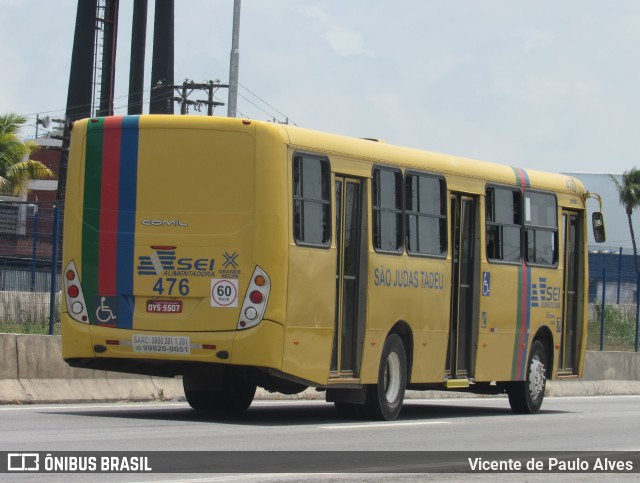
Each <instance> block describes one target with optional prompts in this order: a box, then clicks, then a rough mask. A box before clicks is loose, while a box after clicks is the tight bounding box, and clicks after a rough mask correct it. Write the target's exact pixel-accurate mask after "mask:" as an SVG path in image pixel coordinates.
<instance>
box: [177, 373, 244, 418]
mask: <svg viewBox="0 0 640 483" xmlns="http://www.w3.org/2000/svg"><path fill="white" fill-rule="evenodd" d="M203 376H204V375H203V374H202V373H187V374H185V375H184V376H183V380H182V383H183V387H184V395H185V397H186V399H187V402H188V403H189V406H191V407H192V408H193V409H196V410H198V411H224V412H235V413H239V412H243V411H246V410H247V409H248V408H249V406H250V405H251V402H252V401H253V397H254V395H255V392H256V385H255V384H254V383H252V382H251V381H249V380H247V379H246V378H245V377H243V374H240V373H239V371H235V370H233V368H225V370H224V374H223V375H222V384H219V383H218V384H214V383H213V382H212V380H211V378H207V377H203Z"/></svg>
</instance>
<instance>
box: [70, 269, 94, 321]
mask: <svg viewBox="0 0 640 483" xmlns="http://www.w3.org/2000/svg"><path fill="white" fill-rule="evenodd" d="M64 296H65V300H66V302H67V312H68V313H69V316H70V317H71V318H72V319H73V320H76V321H78V322H82V323H83V324H88V323H89V313H88V312H87V304H86V303H85V301H84V295H83V294H82V286H81V285H80V277H78V270H77V269H76V264H75V263H73V261H70V262H69V263H68V265H67V267H66V268H65V269H64Z"/></svg>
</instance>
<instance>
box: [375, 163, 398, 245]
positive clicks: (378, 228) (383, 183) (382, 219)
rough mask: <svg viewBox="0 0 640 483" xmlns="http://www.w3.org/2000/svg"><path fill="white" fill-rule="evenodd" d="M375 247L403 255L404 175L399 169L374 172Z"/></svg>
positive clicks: (378, 169)
mask: <svg viewBox="0 0 640 483" xmlns="http://www.w3.org/2000/svg"><path fill="white" fill-rule="evenodd" d="M373 247H374V248H375V249H376V251H383V252H393V253H402V173H401V172H400V170H399V169H392V168H374V170H373Z"/></svg>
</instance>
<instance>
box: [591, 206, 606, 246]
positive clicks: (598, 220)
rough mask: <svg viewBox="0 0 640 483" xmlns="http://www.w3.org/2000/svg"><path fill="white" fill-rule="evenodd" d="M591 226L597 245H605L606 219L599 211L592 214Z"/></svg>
mask: <svg viewBox="0 0 640 483" xmlns="http://www.w3.org/2000/svg"><path fill="white" fill-rule="evenodd" d="M591 224H592V225H593V237H594V238H595V240H596V243H603V242H604V241H605V238H606V237H605V234H604V217H603V216H602V213H600V212H599V211H595V212H593V213H592V214H591Z"/></svg>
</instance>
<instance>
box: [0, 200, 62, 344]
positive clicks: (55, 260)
mask: <svg viewBox="0 0 640 483" xmlns="http://www.w3.org/2000/svg"><path fill="white" fill-rule="evenodd" d="M61 227H62V210H61V209H60V207H59V206H57V205H56V204H55V203H53V202H21V201H0V332H18V333H49V334H54V333H59V331H60V329H59V327H60V294H59V292H60V260H61V245H62V244H61V240H60V239H61V236H60V234H61Z"/></svg>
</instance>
